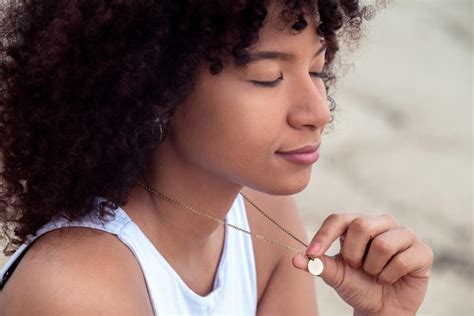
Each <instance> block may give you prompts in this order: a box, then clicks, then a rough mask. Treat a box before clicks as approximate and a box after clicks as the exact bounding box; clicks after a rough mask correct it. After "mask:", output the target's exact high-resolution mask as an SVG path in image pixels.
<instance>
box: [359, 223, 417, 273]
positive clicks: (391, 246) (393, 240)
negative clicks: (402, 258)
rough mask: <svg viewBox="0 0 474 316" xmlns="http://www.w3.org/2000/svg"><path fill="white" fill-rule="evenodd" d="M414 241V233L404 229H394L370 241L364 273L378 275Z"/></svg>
mask: <svg viewBox="0 0 474 316" xmlns="http://www.w3.org/2000/svg"><path fill="white" fill-rule="evenodd" d="M415 240H416V235H415V233H414V232H413V231H412V230H411V229H409V228H406V227H395V228H393V229H390V230H389V231H387V232H385V233H383V234H380V235H378V236H377V237H375V238H374V239H373V240H372V243H371V245H370V248H369V251H368V253H367V257H366V259H365V260H364V267H363V268H364V271H365V272H367V273H368V274H370V275H377V274H379V273H380V272H381V271H382V269H383V268H384V267H385V265H386V264H387V262H388V261H389V260H390V259H391V258H392V257H393V256H394V255H396V254H397V253H399V252H401V251H403V250H405V249H408V248H409V247H410V246H411V245H412V244H413V243H414V242H415Z"/></svg>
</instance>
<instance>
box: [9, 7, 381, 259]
mask: <svg viewBox="0 0 474 316" xmlns="http://www.w3.org/2000/svg"><path fill="white" fill-rule="evenodd" d="M279 2H281V7H282V10H281V19H282V21H283V22H284V23H285V25H290V26H291V27H292V28H293V29H294V30H296V31H299V30H302V29H304V28H305V27H307V25H308V24H307V22H306V20H305V18H304V16H305V15H308V16H311V17H314V18H315V19H316V20H315V21H317V22H318V23H316V25H317V33H318V34H319V35H320V36H321V37H323V38H324V40H325V43H326V45H327V50H326V56H325V58H326V62H325V65H324V69H323V73H324V75H325V77H324V83H325V86H326V89H327V90H328V91H329V88H330V86H331V85H332V84H333V83H334V82H335V75H334V73H335V67H333V65H334V63H333V60H334V57H335V54H336V52H337V51H338V50H339V39H341V38H344V39H345V40H346V41H351V42H357V41H358V40H359V38H360V37H361V36H360V34H361V26H362V21H363V20H364V19H365V20H368V19H370V18H371V17H372V16H373V13H374V11H375V8H374V7H373V6H372V5H365V6H362V5H361V4H360V3H359V0H319V1H316V0H285V1H284V0H280V1H279ZM269 4H270V1H268V0H227V1H226V0H208V1H198V0H182V1H174V0H171V1H153V0H67V1H66V0H63V1H60V0H41V1H38V0H18V1H13V0H10V1H8V5H7V4H3V6H2V7H1V8H2V10H1V21H2V22H1V25H0V34H1V35H0V36H1V42H0V164H1V165H0V188H1V191H0V221H1V222H2V223H3V226H2V233H1V234H0V237H1V239H2V240H4V241H6V242H7V243H6V246H5V247H4V249H3V253H4V254H5V255H11V254H12V253H13V252H14V251H15V250H16V249H17V248H18V246H19V245H21V244H22V243H23V242H26V241H28V239H29V236H30V235H34V234H35V232H36V230H37V229H38V228H40V227H41V226H43V225H44V224H45V223H47V222H48V221H50V220H51V218H52V217H53V216H54V215H56V214H58V213H60V212H64V214H65V215H66V216H67V218H68V219H69V220H74V219H78V218H80V217H81V216H83V215H85V214H87V213H88V212H90V210H92V209H93V207H95V203H96V200H95V197H97V196H102V197H105V198H107V200H108V201H107V200H105V201H103V202H102V203H100V206H99V213H100V215H101V217H102V218H105V216H106V215H113V214H114V210H115V209H116V208H117V207H118V206H121V205H124V204H125V203H126V201H127V200H126V194H127V192H128V190H129V189H130V188H131V187H132V186H133V185H134V183H135V179H137V177H138V176H139V175H140V174H141V173H142V172H143V170H144V169H145V167H146V166H147V164H148V160H149V159H150V157H151V152H152V150H153V149H154V148H156V146H157V145H158V137H157V131H156V128H155V126H156V124H154V120H155V119H156V118H157V117H158V118H160V119H161V120H162V121H163V122H165V131H166V122H167V121H168V119H169V117H170V116H171V115H172V114H173V112H174V110H175V108H176V106H178V105H179V104H180V102H182V100H183V99H184V98H185V97H186V96H187V95H188V93H189V92H190V91H191V90H192V88H193V85H194V82H195V77H196V73H197V71H196V70H197V68H198V65H200V64H201V63H202V62H204V61H205V62H208V63H209V71H210V73H211V74H217V73H219V72H220V71H221V70H222V69H223V67H224V64H225V63H224V62H223V60H224V58H230V60H233V61H234V62H235V65H237V66H245V64H246V63H247V62H248V61H249V58H248V48H249V47H250V46H251V45H253V44H255V43H256V42H257V41H258V32H259V29H260V28H261V27H262V25H263V22H264V20H265V17H266V16H267V8H268V6H269ZM0 5H1V4H0ZM329 101H330V109H331V112H332V111H333V110H334V109H335V102H334V100H333V99H332V98H331V97H329ZM331 121H332V118H331Z"/></svg>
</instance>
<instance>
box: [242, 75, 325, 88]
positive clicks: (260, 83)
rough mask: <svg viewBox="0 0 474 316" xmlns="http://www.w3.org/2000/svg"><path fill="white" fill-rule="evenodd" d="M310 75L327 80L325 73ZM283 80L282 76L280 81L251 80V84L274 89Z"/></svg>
mask: <svg viewBox="0 0 474 316" xmlns="http://www.w3.org/2000/svg"><path fill="white" fill-rule="evenodd" d="M309 74H310V75H311V76H314V77H316V78H321V79H324V78H326V74H325V73H323V72H310V73H309ZM281 80H283V76H280V77H279V78H278V79H276V80H274V81H255V80H251V82H252V83H254V84H256V85H258V86H263V87H267V88H273V87H276V85H277V84H278V82H279V81H281Z"/></svg>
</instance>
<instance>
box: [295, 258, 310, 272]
mask: <svg viewBox="0 0 474 316" xmlns="http://www.w3.org/2000/svg"><path fill="white" fill-rule="evenodd" d="M292 263H293V266H294V267H295V268H298V269H301V270H303V271H306V272H308V257H306V256H304V255H302V254H297V255H296V256H294V257H293V260H292Z"/></svg>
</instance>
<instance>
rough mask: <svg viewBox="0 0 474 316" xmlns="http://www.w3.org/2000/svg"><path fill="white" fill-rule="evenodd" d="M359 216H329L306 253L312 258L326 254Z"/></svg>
mask: <svg viewBox="0 0 474 316" xmlns="http://www.w3.org/2000/svg"><path fill="white" fill-rule="evenodd" d="M359 216H360V215H359V214H332V215H329V216H328V217H327V218H326V219H325V220H324V222H323V224H322V225H321V227H320V228H319V230H318V231H317V232H316V234H315V235H314V237H313V239H312V240H311V243H310V245H309V247H308V250H307V251H306V253H307V255H308V256H310V257H311V258H315V257H319V256H321V255H322V254H324V253H325V252H326V251H327V250H328V249H329V247H330V246H331V244H332V243H333V242H334V241H335V240H336V239H337V238H338V237H339V236H341V235H343V234H344V232H345V231H346V229H347V226H348V225H349V223H350V222H352V221H353V220H354V219H355V218H356V217H359Z"/></svg>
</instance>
